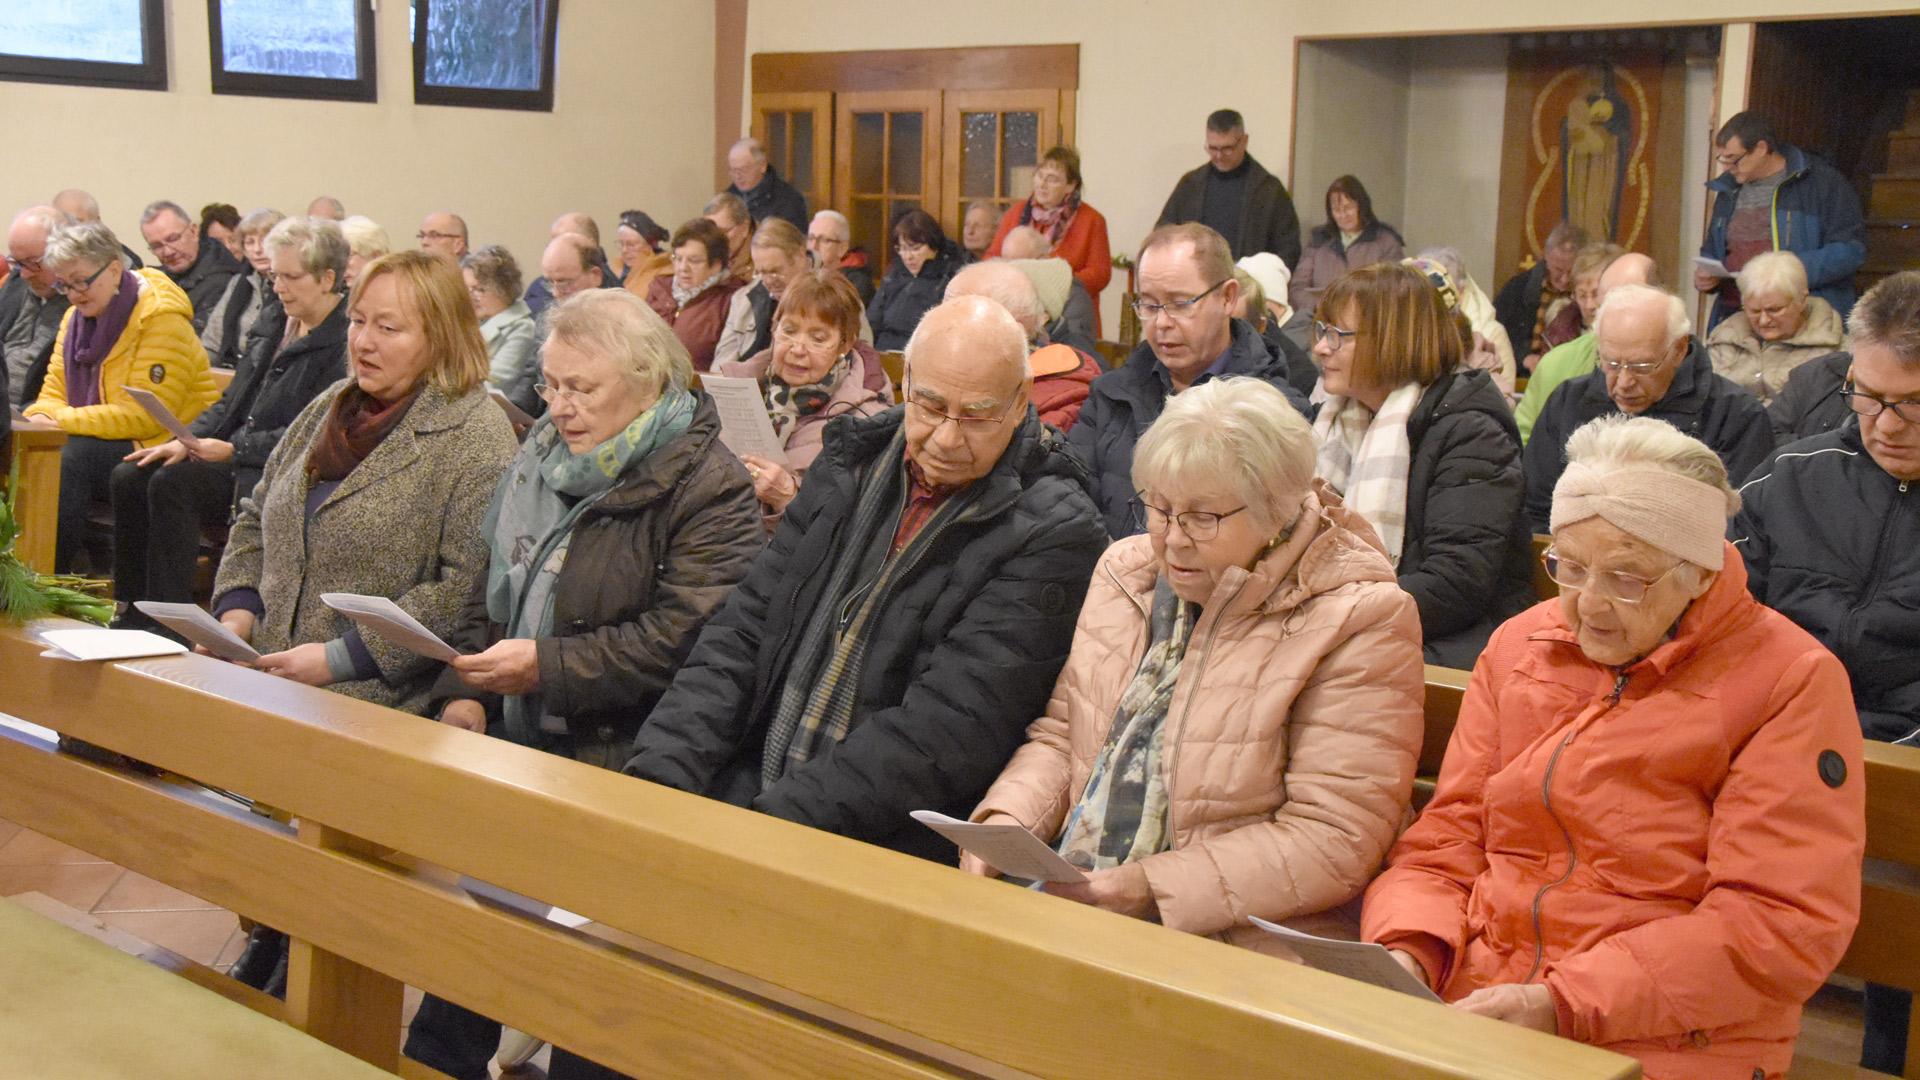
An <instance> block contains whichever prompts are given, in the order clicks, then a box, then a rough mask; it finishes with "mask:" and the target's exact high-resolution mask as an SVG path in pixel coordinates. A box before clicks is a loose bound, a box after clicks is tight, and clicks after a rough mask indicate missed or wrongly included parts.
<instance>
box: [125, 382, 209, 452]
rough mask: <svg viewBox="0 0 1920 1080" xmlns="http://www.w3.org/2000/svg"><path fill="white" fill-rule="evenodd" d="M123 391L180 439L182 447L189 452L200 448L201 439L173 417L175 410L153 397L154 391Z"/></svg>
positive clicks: (135, 389) (136, 388)
mask: <svg viewBox="0 0 1920 1080" xmlns="http://www.w3.org/2000/svg"><path fill="white" fill-rule="evenodd" d="M121 389H123V390H125V391H126V392H127V396H128V397H131V398H132V399H133V401H134V404H136V405H138V406H140V407H141V408H143V409H145V410H147V415H148V416H151V417H153V418H154V419H155V420H157V421H159V422H160V426H161V427H163V428H166V429H167V430H168V431H170V432H172V433H173V437H174V438H176V439H179V440H180V445H181V446H184V447H186V448H187V450H188V452H192V451H195V450H198V449H199V448H200V437H199V436H198V435H195V434H194V433H193V432H192V431H191V430H189V429H188V427H187V425H185V424H183V423H181V422H180V418H179V417H177V416H175V415H173V410H172V409H169V408H167V403H166V402H164V401H161V400H160V399H159V398H157V397H155V396H153V391H151V390H142V389H140V388H139V387H137V386H125V387H121Z"/></svg>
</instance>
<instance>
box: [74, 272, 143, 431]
mask: <svg viewBox="0 0 1920 1080" xmlns="http://www.w3.org/2000/svg"><path fill="white" fill-rule="evenodd" d="M139 299H140V282H139V279H137V278H135V277H134V276H133V272H132V271H131V270H122V271H121V272H120V291H119V292H117V293H114V294H113V299H111V300H109V301H107V309H106V310H105V311H102V312H101V313H100V317H99V318H95V319H89V318H87V317H86V316H84V315H82V314H80V312H79V311H77V310H76V311H75V312H74V313H73V325H72V326H69V327H67V346H66V363H67V404H68V405H69V406H71V407H73V408H76V409H78V408H83V407H85V406H88V405H98V404H100V364H101V363H102V362H103V361H105V360H106V358H107V354H108V353H110V352H112V351H113V347H114V345H116V344H118V343H119V341H120V335H121V333H122V332H124V331H125V330H126V328H127V320H128V319H130V318H132V317H133V305H134V304H135V303H136V302H137V301H139Z"/></svg>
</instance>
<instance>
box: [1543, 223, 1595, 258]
mask: <svg viewBox="0 0 1920 1080" xmlns="http://www.w3.org/2000/svg"><path fill="white" fill-rule="evenodd" d="M1586 246H1587V230H1585V229H1583V228H1581V227H1580V226H1578V225H1575V224H1574V223H1573V222H1571V221H1567V220H1564V219H1563V220H1562V221H1561V222H1560V223H1559V224H1558V225H1555V226H1554V227H1553V231H1552V232H1550V233H1548V234H1547V242H1546V243H1545V244H1543V245H1541V248H1540V250H1541V251H1543V252H1545V251H1552V250H1554V249H1555V248H1566V247H1573V248H1583V247H1586Z"/></svg>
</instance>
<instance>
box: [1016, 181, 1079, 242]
mask: <svg viewBox="0 0 1920 1080" xmlns="http://www.w3.org/2000/svg"><path fill="white" fill-rule="evenodd" d="M1078 209H1080V193H1079V192H1078V191H1076V192H1074V193H1073V194H1071V195H1069V196H1067V197H1066V198H1064V199H1062V200H1060V205H1059V206H1056V207H1054V208H1053V209H1051V210H1042V209H1041V208H1040V205H1039V204H1038V203H1036V202H1034V201H1033V197H1032V196H1028V197H1027V207H1026V209H1025V210H1022V211H1021V212H1020V224H1022V225H1031V226H1033V227H1034V228H1036V229H1038V230H1040V231H1041V232H1042V233H1044V234H1046V237H1047V249H1048V250H1049V251H1051V250H1052V249H1054V248H1057V247H1059V246H1060V241H1061V240H1063V239H1065V238H1066V235H1067V227H1068V226H1070V225H1072V224H1073V213H1074V211H1076V210H1078Z"/></svg>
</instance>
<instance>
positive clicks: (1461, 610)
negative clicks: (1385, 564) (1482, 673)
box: [1399, 371, 1535, 668]
mask: <svg viewBox="0 0 1920 1080" xmlns="http://www.w3.org/2000/svg"><path fill="white" fill-rule="evenodd" d="M1407 440H1408V442H1409V444H1410V445H1411V448H1412V452H1413V459H1412V466H1411V468H1409V469H1408V472H1407V530H1406V539H1405V541H1404V542H1403V543H1402V544H1401V548H1400V566H1399V576H1400V587H1401V588H1403V589H1405V590H1406V591H1407V592H1409V593H1411V594H1412V595H1413V599H1414V602H1415V603H1416V604H1418V605H1419V607H1420V628H1421V633H1422V635H1423V636H1424V637H1425V639H1426V654H1427V662H1428V663H1430V664H1442V665H1444V666H1446V667H1454V668H1471V667H1472V666H1473V662H1474V660H1475V659H1476V658H1477V657H1478V656H1479V655H1480V650H1481V649H1483V648H1485V647H1486V644H1487V638H1489V637H1491V636H1492V634H1493V632H1494V630H1495V629H1497V628H1498V627H1499V626H1500V624H1501V623H1503V622H1505V621H1506V620H1507V619H1509V618H1511V617H1512V616H1514V615H1516V614H1518V613H1519V612H1521V611H1524V610H1526V609H1527V608H1529V607H1531V606H1533V603H1534V599H1535V597H1534V594H1533V537H1532V535H1531V534H1530V533H1529V532H1528V529H1527V523H1526V519H1525V517H1524V516H1523V515H1522V514H1521V513H1520V503H1521V499H1522V498H1523V497H1524V495H1525V492H1526V482H1525V476H1524V473H1523V472H1522V470H1521V467H1520V429H1519V428H1517V427H1515V426H1514V422H1513V410H1512V409H1510V408H1508V407H1507V402H1506V399H1505V397H1504V396H1503V395H1502V394H1501V393H1500V388H1499V387H1497V386H1495V385H1494V384H1493V379H1492V378H1491V377H1490V376H1488V374H1487V373H1486V372H1484V371H1462V372H1457V373H1455V374H1452V375H1443V376H1441V377H1440V379H1439V380H1438V381H1436V382H1435V383H1434V384H1433V385H1432V386H1429V387H1427V389H1426V391H1425V392H1424V393H1422V394H1421V395H1420V402H1419V404H1417V405H1415V406H1414V409H1413V415H1412V416H1411V417H1409V418H1408V420H1407Z"/></svg>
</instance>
